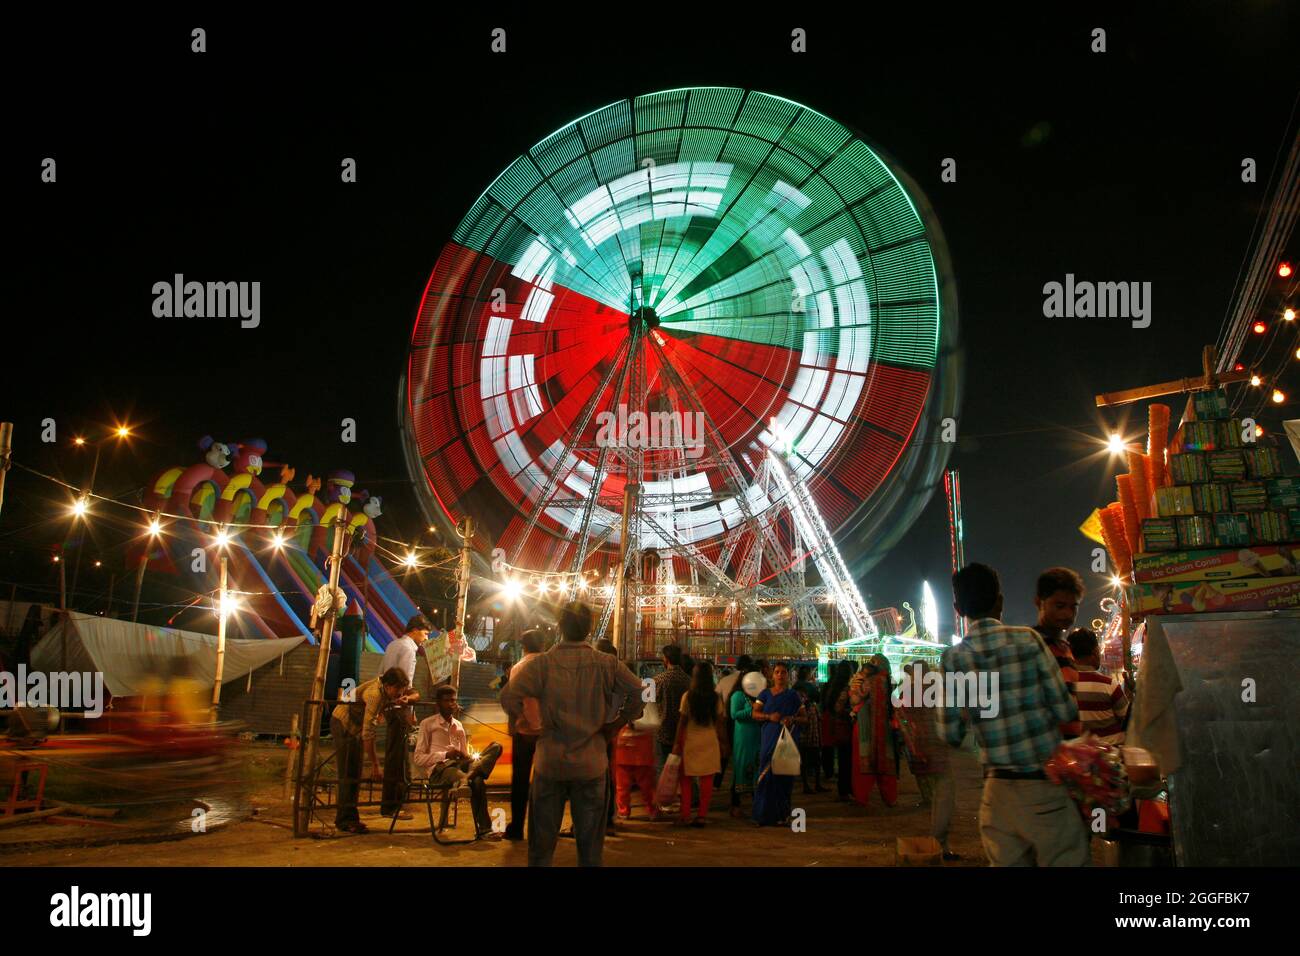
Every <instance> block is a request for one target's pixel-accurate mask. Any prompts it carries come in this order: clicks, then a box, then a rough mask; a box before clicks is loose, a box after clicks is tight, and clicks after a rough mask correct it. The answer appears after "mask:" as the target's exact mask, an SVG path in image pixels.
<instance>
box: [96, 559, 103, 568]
mask: <svg viewBox="0 0 1300 956" xmlns="http://www.w3.org/2000/svg"><path fill="white" fill-rule="evenodd" d="M103 566H104V562H103V561H100V560H99V559H98V558H96V559H95V567H97V568H102V567H103Z"/></svg>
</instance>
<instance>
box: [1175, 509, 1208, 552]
mask: <svg viewBox="0 0 1300 956" xmlns="http://www.w3.org/2000/svg"><path fill="white" fill-rule="evenodd" d="M1174 523H1175V524H1176V526H1177V528H1178V547H1180V548H1208V547H1210V546H1211V545H1213V544H1214V523H1213V522H1212V521H1211V519H1210V516H1209V515H1179V516H1178V517H1177V518H1175V519H1174Z"/></svg>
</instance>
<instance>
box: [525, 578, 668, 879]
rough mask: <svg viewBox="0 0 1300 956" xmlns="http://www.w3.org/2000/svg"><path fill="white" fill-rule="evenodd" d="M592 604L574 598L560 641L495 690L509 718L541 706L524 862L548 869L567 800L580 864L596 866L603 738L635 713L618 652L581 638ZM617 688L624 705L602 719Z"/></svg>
mask: <svg viewBox="0 0 1300 956" xmlns="http://www.w3.org/2000/svg"><path fill="white" fill-rule="evenodd" d="M590 633H591V608H589V607H587V605H585V604H581V603H579V602H574V603H572V604H568V605H566V606H565V608H564V610H563V611H561V612H560V635H561V638H562V639H561V640H560V641H559V643H557V644H556V645H555V646H554V647H552V648H551V649H550V650H549V651H547V652H546V653H545V654H538V655H537V656H536V657H534V658H531V659H530V660H528V661H525V662H521V663H520V664H518V665H516V666H515V668H514V670H512V671H511V672H510V681H509V683H507V684H506V686H505V688H504V689H503V690H502V691H501V706H502V708H503V709H504V710H505V711H506V713H507V714H510V715H512V716H513V715H518V714H520V713H522V712H523V702H524V700H525V699H526V698H528V697H536V698H537V700H538V701H539V703H540V704H541V716H542V734H541V739H540V740H539V741H538V743H537V757H536V763H535V764H534V772H533V786H532V793H531V800H530V805H529V810H528V816H529V825H528V865H529V866H550V865H551V859H552V858H553V857H554V855H555V842H556V838H557V837H558V836H559V833H560V823H561V821H562V820H563V818H564V805H565V803H566V802H567V803H568V804H569V808H570V813H571V814H572V817H573V835H574V836H575V837H576V838H577V844H578V865H579V866H600V862H601V852H602V850H603V849H604V844H605V817H606V807H605V801H606V793H605V774H606V771H607V770H608V767H609V760H608V757H607V756H606V745H607V742H608V740H609V739H610V738H611V737H612V736H613V734H615V733H617V732H618V730H619V728H620V727H621V726H622V725H623V724H624V723H625V722H627V721H628V720H634V719H636V718H637V717H639V716H640V715H641V711H642V709H643V708H644V706H645V705H644V704H643V703H642V702H641V682H640V681H639V680H637V678H636V676H635V675H634V674H633V673H632V672H631V671H630V670H628V669H627V668H626V667H624V666H623V664H622V663H620V661H619V659H618V658H617V657H614V656H612V655H610V654H602V653H601V652H600V651H598V650H596V649H595V648H594V647H592V646H591V645H590V644H588V643H587V636H588V635H589V634H590ZM615 691H622V692H623V694H624V696H625V700H626V703H625V705H624V707H623V709H622V711H621V713H620V714H619V717H618V719H616V720H615V721H614V722H612V723H606V718H607V717H608V716H609V713H610V711H611V709H612V707H613V703H614V693H615Z"/></svg>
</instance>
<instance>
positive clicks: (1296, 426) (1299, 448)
mask: <svg viewBox="0 0 1300 956" xmlns="http://www.w3.org/2000/svg"><path fill="white" fill-rule="evenodd" d="M1282 427H1283V428H1285V429H1286V437H1287V438H1289V439H1290V440H1291V450H1292V451H1294V452H1295V456H1296V457H1297V458H1300V418H1293V419H1291V420H1290V421H1289V422H1283V423H1282Z"/></svg>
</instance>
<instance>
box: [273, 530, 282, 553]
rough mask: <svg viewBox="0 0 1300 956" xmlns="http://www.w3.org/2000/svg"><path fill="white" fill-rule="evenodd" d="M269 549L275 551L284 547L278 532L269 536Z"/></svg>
mask: <svg viewBox="0 0 1300 956" xmlns="http://www.w3.org/2000/svg"><path fill="white" fill-rule="evenodd" d="M271 547H273V548H275V549H276V550H277V551H278V550H279V549H280V548H283V547H284V535H283V534H281V533H280V532H279V531H277V532H276V533H275V534H273V535H271Z"/></svg>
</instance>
